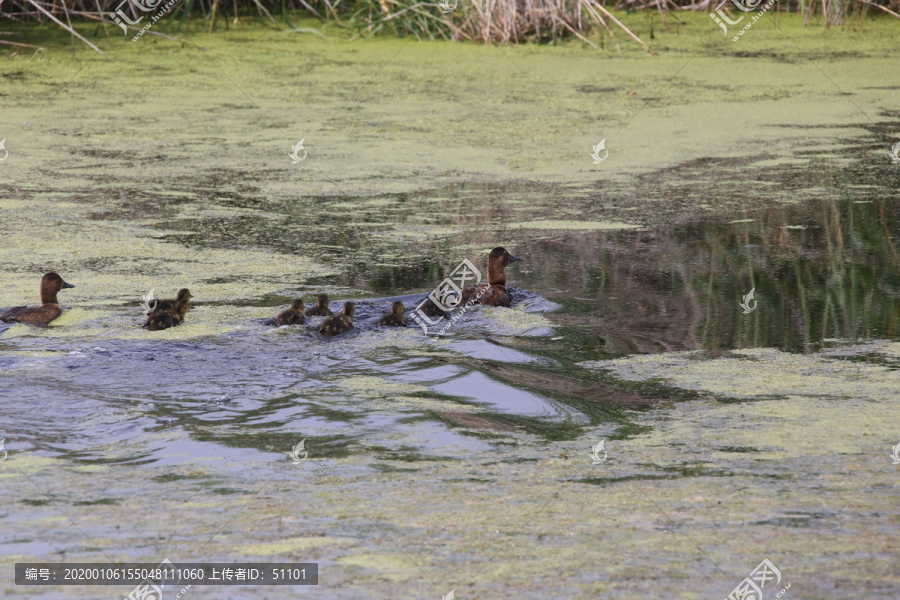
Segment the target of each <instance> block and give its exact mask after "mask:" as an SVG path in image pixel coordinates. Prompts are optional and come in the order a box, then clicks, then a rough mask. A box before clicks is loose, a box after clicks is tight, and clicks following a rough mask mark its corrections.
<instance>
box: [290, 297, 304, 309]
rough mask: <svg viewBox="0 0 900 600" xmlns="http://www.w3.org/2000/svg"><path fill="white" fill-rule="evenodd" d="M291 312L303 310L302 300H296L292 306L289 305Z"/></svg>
mask: <svg viewBox="0 0 900 600" xmlns="http://www.w3.org/2000/svg"><path fill="white" fill-rule="evenodd" d="M291 310H299V311H302V310H303V298H297V299H296V300H294V302H293V304H291Z"/></svg>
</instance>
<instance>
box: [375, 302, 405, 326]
mask: <svg viewBox="0 0 900 600" xmlns="http://www.w3.org/2000/svg"><path fill="white" fill-rule="evenodd" d="M405 311H406V309H405V308H404V307H403V303H402V302H400V301H399V300H397V301H396V302H394V303H393V304H391V312H390V313H388V314H386V315H384V316H383V317H381V319H380V320H379V321H378V324H379V325H387V326H393V327H406V315H405V314H403V313H404V312H405Z"/></svg>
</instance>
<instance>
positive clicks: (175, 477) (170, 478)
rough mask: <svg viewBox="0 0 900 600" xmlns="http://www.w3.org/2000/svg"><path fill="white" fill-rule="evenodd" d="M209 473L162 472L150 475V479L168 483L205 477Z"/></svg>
mask: <svg viewBox="0 0 900 600" xmlns="http://www.w3.org/2000/svg"><path fill="white" fill-rule="evenodd" d="M207 477H209V475H205V474H186V475H185V474H181V473H164V474H163V475H157V476H155V477H151V478H150V480H151V481H155V482H156V483H170V482H174V481H185V480H197V479H206V478H207Z"/></svg>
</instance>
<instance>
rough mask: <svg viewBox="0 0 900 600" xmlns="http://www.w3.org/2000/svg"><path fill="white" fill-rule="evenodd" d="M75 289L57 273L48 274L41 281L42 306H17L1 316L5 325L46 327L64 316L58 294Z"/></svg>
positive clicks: (0, 318)
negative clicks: (64, 290)
mask: <svg viewBox="0 0 900 600" xmlns="http://www.w3.org/2000/svg"><path fill="white" fill-rule="evenodd" d="M73 287H75V286H74V285H72V284H71V283H66V282H65V281H63V278H62V277H60V276H59V275H57V274H56V273H52V272H51V273H47V274H46V275H44V277H43V278H42V279H41V306H38V307H35V308H28V307H27V306H16V307H14V308H10V309H9V310H7V311H6V312H4V313H2V314H0V321H3V322H4V323H25V324H26V325H46V324H48V323H49V322H50V321H52V320H53V319H55V318H56V317H58V316H59V315H61V314H62V307H61V306H60V305H59V302H58V301H57V300H56V294H57V293H58V292H59V291H60V290H63V289H66V288H73Z"/></svg>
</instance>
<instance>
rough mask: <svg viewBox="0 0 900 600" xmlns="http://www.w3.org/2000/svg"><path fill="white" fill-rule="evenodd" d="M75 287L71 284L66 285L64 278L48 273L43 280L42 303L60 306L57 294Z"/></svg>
mask: <svg viewBox="0 0 900 600" xmlns="http://www.w3.org/2000/svg"><path fill="white" fill-rule="evenodd" d="M73 287H75V286H74V285H72V284H71V283H66V282H65V281H63V278H62V277H60V276H59V275H57V274H56V273H53V272H52V271H51V272H50V273H47V274H46V275H44V277H43V278H42V279H41V303H42V304H59V302H57V300H56V294H57V292H59V290H62V289H65V288H73Z"/></svg>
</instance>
